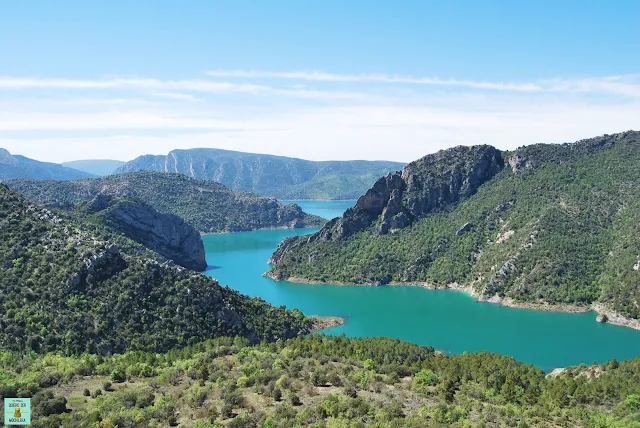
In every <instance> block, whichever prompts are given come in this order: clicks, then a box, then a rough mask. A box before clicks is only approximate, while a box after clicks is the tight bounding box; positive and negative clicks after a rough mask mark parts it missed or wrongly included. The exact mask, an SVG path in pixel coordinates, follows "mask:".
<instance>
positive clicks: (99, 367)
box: [0, 336, 640, 428]
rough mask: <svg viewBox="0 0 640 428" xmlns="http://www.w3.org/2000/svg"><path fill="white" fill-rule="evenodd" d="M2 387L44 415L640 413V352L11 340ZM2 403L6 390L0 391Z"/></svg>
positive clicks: (606, 423) (350, 419) (625, 421)
mask: <svg viewBox="0 0 640 428" xmlns="http://www.w3.org/2000/svg"><path fill="white" fill-rule="evenodd" d="M0 380H1V382H2V383H1V384H0V398H2V397H14V396H32V397H33V398H32V400H31V403H32V411H33V416H32V421H33V426H34V428H42V427H59V426H62V427H73V428H75V427H83V426H101V427H134V426H136V427H137V426H140V427H160V426H181V427H196V428H213V427H223V426H226V427H269V428H272V427H278V428H280V427H281V428H288V427H306V426H312V427H328V428H332V427H389V428H392V427H444V426H452V427H477V428H480V427H518V428H525V427H531V428H533V427H540V428H543V427H591V428H596V427H598V428H623V427H624V428H633V427H636V428H637V427H639V426H640V359H639V358H636V359H634V360H628V361H622V362H620V363H618V362H617V361H615V360H613V361H611V362H608V363H605V364H602V365H595V364H594V365H591V366H580V367H570V368H567V369H565V370H564V371H563V372H562V373H561V374H559V375H551V376H545V374H544V373H543V372H542V371H541V370H539V369H537V368H535V367H533V366H527V365H525V364H523V363H520V362H518V361H515V360H513V359H512V358H509V357H503V356H500V355H497V354H490V353H486V352H482V353H471V354H463V355H454V356H444V355H442V354H440V353H437V352H434V350H433V349H432V348H429V347H419V346H417V345H413V344H409V343H406V342H401V341H398V340H392V339H385V338H372V339H348V338H345V337H324V336H311V337H308V338H298V339H292V340H289V341H281V342H277V343H273V344H261V345H256V346H250V345H249V343H248V341H247V340H246V339H240V338H236V339H230V338H229V339H215V340H212V341H207V342H205V343H200V344H197V345H194V346H191V347H188V348H184V349H182V350H176V351H171V352H168V353H165V354H156V353H145V352H129V353H126V354H124V355H114V356H111V357H104V358H103V357H100V356H96V355H86V354H85V355H82V356H76V357H61V356H59V355H54V354H48V355H42V356H37V355H30V356H29V357H28V358H25V357H22V356H21V355H20V354H12V353H9V352H0ZM0 403H1V402H0Z"/></svg>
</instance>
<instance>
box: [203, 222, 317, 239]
mask: <svg viewBox="0 0 640 428" xmlns="http://www.w3.org/2000/svg"><path fill="white" fill-rule="evenodd" d="M327 221H328V220H327ZM321 227H322V226H304V227H290V226H276V227H261V228H258V229H249V230H236V231H232V230H227V231H224V232H200V231H199V232H198V233H199V234H200V236H209V235H228V234H230V233H246V232H258V231H261V230H288V229H291V230H295V229H320V228H321Z"/></svg>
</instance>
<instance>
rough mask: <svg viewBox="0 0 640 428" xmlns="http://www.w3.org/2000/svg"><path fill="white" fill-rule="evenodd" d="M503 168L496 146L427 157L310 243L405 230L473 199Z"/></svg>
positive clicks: (379, 186)
mask: <svg viewBox="0 0 640 428" xmlns="http://www.w3.org/2000/svg"><path fill="white" fill-rule="evenodd" d="M503 167H504V161H503V159H502V155H501V153H500V151H499V150H498V149H496V148H494V147H491V146H473V147H463V146H459V147H454V148H452V149H449V150H444V151H440V152H438V153H435V154H432V155H427V156H425V157H423V158H421V159H418V160H417V161H415V162H412V163H410V164H409V165H407V166H406V167H405V168H404V170H403V171H402V172H400V171H397V172H395V173H393V174H388V175H387V176H385V177H382V178H380V179H378V180H377V181H376V182H375V184H374V185H373V186H372V187H371V188H370V189H369V190H367V192H366V193H365V194H364V195H363V196H361V197H360V199H358V202H357V203H356V205H355V206H354V207H353V208H351V209H349V210H347V211H346V212H345V214H344V215H343V217H342V218H340V219H337V220H333V221H331V222H329V223H327V224H326V225H325V226H324V227H323V228H322V230H321V231H320V232H318V233H317V234H316V235H315V236H314V237H313V238H312V240H311V241H315V240H321V241H328V240H339V239H344V238H348V237H349V236H351V235H353V234H355V233H357V232H360V231H362V230H364V229H366V228H368V227H370V226H376V228H377V229H376V231H377V233H379V234H385V233H387V232H389V231H393V230H397V229H403V228H405V227H408V226H410V225H411V224H412V223H413V221H414V220H415V219H417V218H420V217H423V216H425V215H427V214H429V213H432V212H436V211H441V210H446V209H447V208H450V207H452V206H453V205H455V204H456V203H457V202H459V201H460V200H463V199H466V198H468V197H470V196H471V195H473V194H474V193H475V192H476V191H477V189H478V187H480V185H482V183H484V182H486V181H487V180H489V179H490V178H492V177H493V176H494V175H495V174H497V173H498V172H500V170H502V168H503Z"/></svg>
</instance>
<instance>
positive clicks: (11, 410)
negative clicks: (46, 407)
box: [4, 398, 31, 425]
mask: <svg viewBox="0 0 640 428" xmlns="http://www.w3.org/2000/svg"><path fill="white" fill-rule="evenodd" d="M4 424H5V425H31V398H5V399H4Z"/></svg>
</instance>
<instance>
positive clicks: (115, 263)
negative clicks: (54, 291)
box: [63, 245, 127, 294]
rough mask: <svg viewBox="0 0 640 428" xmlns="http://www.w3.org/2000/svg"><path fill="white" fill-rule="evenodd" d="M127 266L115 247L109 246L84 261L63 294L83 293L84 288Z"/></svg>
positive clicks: (70, 279) (68, 282)
mask: <svg viewBox="0 0 640 428" xmlns="http://www.w3.org/2000/svg"><path fill="white" fill-rule="evenodd" d="M126 266H127V264H126V262H125V260H124V258H123V257H122V254H120V251H119V249H118V247H117V246H116V245H109V246H108V247H107V248H105V250H104V251H101V252H100V253H97V254H93V255H92V256H90V257H88V258H87V259H85V260H84V266H83V267H82V269H80V270H79V271H78V272H75V273H74V274H73V275H71V277H70V278H69V280H68V281H67V284H66V287H65V288H64V290H63V291H64V294H71V293H73V292H76V291H84V290H85V289H86V287H88V286H91V285H94V284H97V283H99V282H100V281H104V280H105V279H107V278H110V277H112V276H113V275H115V274H117V273H118V272H121V271H122V270H123V269H124V268H126Z"/></svg>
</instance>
